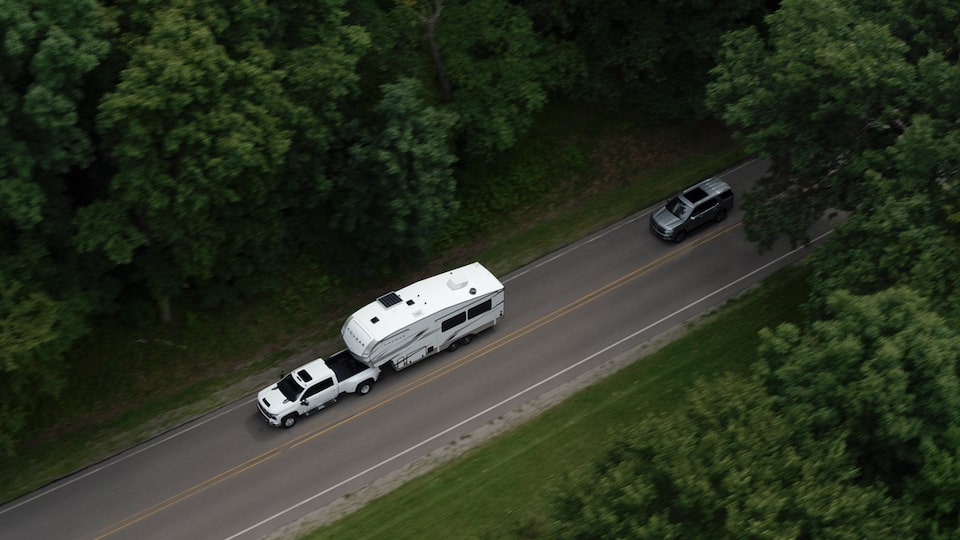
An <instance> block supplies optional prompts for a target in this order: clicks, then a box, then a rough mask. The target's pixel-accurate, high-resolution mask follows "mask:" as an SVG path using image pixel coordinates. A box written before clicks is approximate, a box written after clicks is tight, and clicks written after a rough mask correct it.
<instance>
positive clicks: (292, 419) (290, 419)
mask: <svg viewBox="0 0 960 540" xmlns="http://www.w3.org/2000/svg"><path fill="white" fill-rule="evenodd" d="M296 423H297V413H293V414H288V415H287V416H284V417H283V422H282V424H283V427H285V428H287V429H290V428H292V427H293V425H294V424H296Z"/></svg>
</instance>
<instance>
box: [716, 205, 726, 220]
mask: <svg viewBox="0 0 960 540" xmlns="http://www.w3.org/2000/svg"><path fill="white" fill-rule="evenodd" d="M725 219H727V211H726V210H725V209H723V208H721V209H720V211H719V212H717V222H718V223H719V222H721V221H723V220H725Z"/></svg>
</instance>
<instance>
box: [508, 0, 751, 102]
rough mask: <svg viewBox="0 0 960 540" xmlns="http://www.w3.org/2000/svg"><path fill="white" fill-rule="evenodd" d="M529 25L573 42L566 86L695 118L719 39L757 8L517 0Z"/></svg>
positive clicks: (630, 0)
mask: <svg viewBox="0 0 960 540" xmlns="http://www.w3.org/2000/svg"><path fill="white" fill-rule="evenodd" d="M516 3H517V4H519V5H521V6H523V7H524V8H525V9H526V10H527V12H528V13H529V15H530V18H531V19H532V20H533V22H534V28H535V29H536V30H537V31H538V32H540V33H542V34H544V35H546V36H549V37H550V38H553V39H556V40H559V41H560V42H561V43H568V44H573V45H574V47H575V50H576V51H577V53H578V55H577V56H571V58H579V59H580V63H579V65H576V66H573V72H574V73H577V74H580V75H581V76H580V77H578V78H577V84H576V85H574V86H573V88H572V91H573V93H574V94H575V95H576V96H579V97H583V98H586V99H590V100H596V101H600V102H607V103H614V104H618V105H620V104H624V105H631V106H639V107H641V108H643V110H644V111H646V112H647V113H649V114H651V115H653V116H656V117H659V118H699V117H702V116H704V115H705V113H706V110H705V107H704V105H703V100H704V94H705V87H706V84H707V81H708V78H709V70H710V68H712V67H713V66H714V65H715V63H716V58H717V53H718V51H719V49H720V40H721V37H722V36H723V34H724V33H725V32H727V31H729V30H733V29H737V28H741V27H743V26H744V25H745V24H747V23H749V22H751V21H753V20H757V19H759V18H760V17H761V16H762V15H763V14H764V13H765V4H767V3H766V2H763V1H760V0H725V1H722V2H717V1H711V2H707V1H703V0H680V1H673V2H662V1H658V0H645V1H637V0H613V1H607V2H594V1H592V0H523V1H519V2H516Z"/></svg>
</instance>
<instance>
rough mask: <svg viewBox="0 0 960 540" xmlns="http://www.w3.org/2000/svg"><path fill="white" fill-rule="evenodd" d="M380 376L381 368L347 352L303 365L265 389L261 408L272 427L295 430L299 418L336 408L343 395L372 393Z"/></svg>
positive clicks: (261, 394)
mask: <svg viewBox="0 0 960 540" xmlns="http://www.w3.org/2000/svg"><path fill="white" fill-rule="evenodd" d="M378 377H380V369H379V368H375V367H370V366H368V365H366V364H363V363H361V362H359V361H357V360H356V359H355V358H354V357H353V356H352V355H351V354H350V352H349V351H347V350H343V351H340V352H339V353H337V354H335V355H333V356H331V357H330V358H328V359H326V360H324V359H322V358H318V359H316V360H314V361H312V362H310V363H308V364H306V365H303V366H300V367H298V368H297V369H295V370H293V371H292V372H290V373H288V374H287V375H286V376H284V377H282V378H281V379H280V380H279V381H277V384H274V385H272V386H269V387H267V388H264V389H263V390H261V391H260V393H259V394H257V408H259V409H260V414H262V415H263V417H264V418H266V420H267V422H269V423H270V425H272V426H283V427H285V428H289V427H293V425H294V424H296V423H297V419H298V418H300V417H301V416H308V415H310V414H312V413H314V412H316V411H319V410H320V409H323V408H325V407H326V406H327V405H332V404H333V403H335V402H336V401H337V397H338V396H339V395H340V394H347V393H353V392H356V393H358V394H361V395H364V394H367V393H369V392H370V389H371V388H373V383H375V382H376V381H377V378H378Z"/></svg>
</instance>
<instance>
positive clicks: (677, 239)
mask: <svg viewBox="0 0 960 540" xmlns="http://www.w3.org/2000/svg"><path fill="white" fill-rule="evenodd" d="M686 237H687V231H680V232H678V233H677V234H675V235H673V241H674V242H677V243H680V242H683V240H684V238H686Z"/></svg>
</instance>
